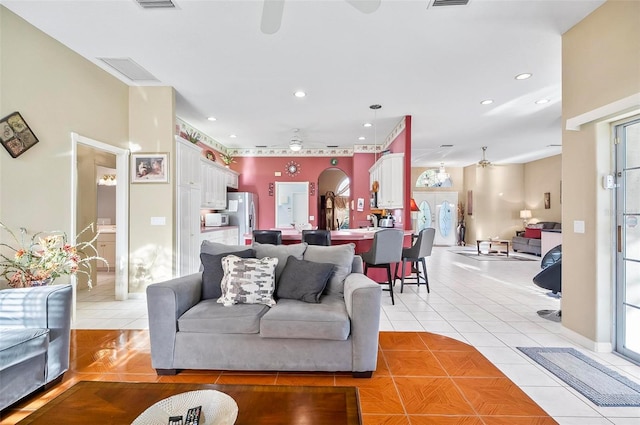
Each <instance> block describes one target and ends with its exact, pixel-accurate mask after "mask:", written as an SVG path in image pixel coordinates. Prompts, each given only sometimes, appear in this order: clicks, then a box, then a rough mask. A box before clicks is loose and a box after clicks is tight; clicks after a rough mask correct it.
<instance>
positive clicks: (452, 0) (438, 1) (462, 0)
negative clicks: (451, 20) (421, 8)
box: [429, 0, 469, 7]
mask: <svg viewBox="0 0 640 425" xmlns="http://www.w3.org/2000/svg"><path fill="white" fill-rule="evenodd" d="M467 4H469V0H430V1H429V6H430V7H440V6H466V5H467Z"/></svg>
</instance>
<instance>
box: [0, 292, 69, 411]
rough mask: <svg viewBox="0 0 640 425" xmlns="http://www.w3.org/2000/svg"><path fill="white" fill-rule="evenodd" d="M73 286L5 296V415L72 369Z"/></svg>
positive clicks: (0, 364) (0, 341)
mask: <svg viewBox="0 0 640 425" xmlns="http://www.w3.org/2000/svg"><path fill="white" fill-rule="evenodd" d="M71 297H72V290H71V285H52V286H41V287H33V288H20V289H5V290H2V291H0V383H1V385H0V410H2V409H4V408H6V407H8V406H10V405H12V404H14V403H15V402H17V401H19V400H20V399H22V398H24V397H25V396H27V395H29V394H31V393H32V392H34V391H35V390H38V389H39V388H42V387H49V386H51V385H53V384H55V383H58V382H60V381H61V380H62V376H63V374H64V372H66V371H67V369H69V342H70V332H71Z"/></svg>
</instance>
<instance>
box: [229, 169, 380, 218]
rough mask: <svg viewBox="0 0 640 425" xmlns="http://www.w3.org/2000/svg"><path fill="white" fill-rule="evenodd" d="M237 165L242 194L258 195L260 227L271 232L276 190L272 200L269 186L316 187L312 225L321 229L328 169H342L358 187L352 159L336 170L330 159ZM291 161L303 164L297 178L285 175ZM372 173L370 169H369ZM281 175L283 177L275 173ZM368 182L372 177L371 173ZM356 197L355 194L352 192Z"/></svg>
mask: <svg viewBox="0 0 640 425" xmlns="http://www.w3.org/2000/svg"><path fill="white" fill-rule="evenodd" d="M235 160H236V163H234V164H231V167H230V168H231V169H232V170H235V171H238V172H239V173H240V182H239V187H238V191H240V192H253V193H257V194H258V227H259V228H260V229H269V228H272V227H275V214H276V213H275V208H276V207H275V205H276V204H275V187H274V193H273V196H269V183H273V184H274V186H275V182H277V181H278V182H305V181H308V182H310V183H313V184H314V185H315V194H313V195H311V194H310V196H309V215H312V216H314V220H312V221H310V223H311V225H312V226H314V227H315V226H317V225H318V197H319V196H320V195H321V194H320V193H318V177H319V176H320V174H321V173H322V172H323V171H324V170H325V169H327V168H339V169H341V170H342V171H344V173H345V174H346V175H347V176H348V177H349V179H350V181H351V184H352V185H353V184H354V180H355V181H357V180H358V179H357V178H354V173H353V159H352V158H351V157H338V165H337V166H335V167H334V166H332V165H331V163H330V162H329V161H330V160H331V158H330V157H289V156H286V157H285V156H279V157H236V158H235ZM289 161H295V162H296V163H298V164H300V173H299V174H298V175H296V176H295V177H289V175H287V174H286V172H285V165H286V164H287V163H288V162H289ZM367 170H368V168H367ZM276 171H280V172H281V173H282V175H281V176H279V177H276V176H275V175H274V173H275V172H276ZM366 177H367V181H369V173H368V172H367V175H366ZM352 193H353V192H352Z"/></svg>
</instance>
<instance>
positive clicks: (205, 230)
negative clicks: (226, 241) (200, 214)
mask: <svg viewBox="0 0 640 425" xmlns="http://www.w3.org/2000/svg"><path fill="white" fill-rule="evenodd" d="M228 229H236V230H238V226H217V227H216V226H208V227H207V226H200V233H209V232H220V231H222V230H228Z"/></svg>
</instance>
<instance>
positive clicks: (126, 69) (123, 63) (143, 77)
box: [98, 58, 159, 81]
mask: <svg viewBox="0 0 640 425" xmlns="http://www.w3.org/2000/svg"><path fill="white" fill-rule="evenodd" d="M98 59H100V60H101V61H102V62H104V63H106V64H107V65H109V66H110V67H111V68H113V69H115V70H116V71H118V72H119V73H120V74H122V75H124V76H125V77H127V78H128V79H130V80H131V81H159V80H158V79H157V78H156V77H154V76H153V75H151V73H150V72H149V71H147V70H146V69H144V68H143V67H141V66H140V65H138V64H137V63H135V62H134V61H132V60H131V59H130V58H98Z"/></svg>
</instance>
